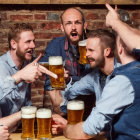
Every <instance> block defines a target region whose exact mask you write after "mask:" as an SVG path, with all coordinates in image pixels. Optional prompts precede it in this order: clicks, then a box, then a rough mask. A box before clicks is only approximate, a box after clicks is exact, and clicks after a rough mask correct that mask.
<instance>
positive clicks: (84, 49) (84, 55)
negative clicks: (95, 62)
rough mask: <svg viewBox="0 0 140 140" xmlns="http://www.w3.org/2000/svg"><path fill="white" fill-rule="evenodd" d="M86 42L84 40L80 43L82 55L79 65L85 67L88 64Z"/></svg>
mask: <svg viewBox="0 0 140 140" xmlns="http://www.w3.org/2000/svg"><path fill="white" fill-rule="evenodd" d="M86 41H87V40H82V41H79V42H78V46H79V53H80V58H79V63H80V64H83V65H84V64H87V63H88V60H87V58H86Z"/></svg>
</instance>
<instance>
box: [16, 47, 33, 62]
mask: <svg viewBox="0 0 140 140" xmlns="http://www.w3.org/2000/svg"><path fill="white" fill-rule="evenodd" d="M29 52H30V54H31V53H32V51H31V50H27V51H25V52H23V51H21V50H20V48H19V47H18V48H17V50H16V55H17V57H18V58H19V59H20V61H30V60H31V59H32V54H31V55H30V56H29V55H27V53H29Z"/></svg>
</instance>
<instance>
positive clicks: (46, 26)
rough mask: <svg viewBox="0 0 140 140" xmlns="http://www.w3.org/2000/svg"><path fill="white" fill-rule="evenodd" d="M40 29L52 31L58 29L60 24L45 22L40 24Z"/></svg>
mask: <svg viewBox="0 0 140 140" xmlns="http://www.w3.org/2000/svg"><path fill="white" fill-rule="evenodd" d="M40 28H41V29H45V30H53V29H58V30H59V29H60V22H45V23H41V24H40Z"/></svg>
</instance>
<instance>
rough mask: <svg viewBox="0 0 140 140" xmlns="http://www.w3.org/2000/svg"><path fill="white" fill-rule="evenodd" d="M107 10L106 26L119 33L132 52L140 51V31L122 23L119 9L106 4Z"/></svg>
mask: <svg viewBox="0 0 140 140" xmlns="http://www.w3.org/2000/svg"><path fill="white" fill-rule="evenodd" d="M106 8H107V9H108V14H107V16H106V26H108V27H112V29H113V30H115V31H116V32H117V33H118V35H119V36H120V37H121V39H122V40H123V41H124V43H125V44H126V45H127V47H128V50H129V51H130V52H132V50H133V49H134V48H136V49H140V31H139V30H137V29H134V28H132V27H130V26H129V25H128V24H126V23H124V22H122V21H121V20H120V18H119V15H118V13H117V8H115V9H113V8H112V7H111V6H110V5H109V4H106Z"/></svg>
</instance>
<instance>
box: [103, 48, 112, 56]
mask: <svg viewBox="0 0 140 140" xmlns="http://www.w3.org/2000/svg"><path fill="white" fill-rule="evenodd" d="M110 54H111V48H106V49H104V56H106V57H108V56H109V55H110Z"/></svg>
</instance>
